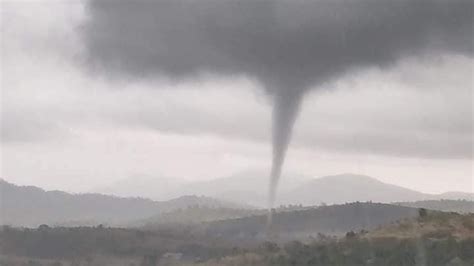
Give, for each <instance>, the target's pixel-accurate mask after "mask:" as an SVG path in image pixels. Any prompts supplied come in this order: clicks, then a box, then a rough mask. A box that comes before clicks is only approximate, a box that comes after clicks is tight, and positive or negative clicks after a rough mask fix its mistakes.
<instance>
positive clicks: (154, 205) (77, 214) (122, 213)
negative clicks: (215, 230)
mask: <svg viewBox="0 0 474 266" xmlns="http://www.w3.org/2000/svg"><path fill="white" fill-rule="evenodd" d="M190 206H207V207H212V208H243V207H242V206H240V205H238V204H234V203H229V202H225V201H221V200H216V199H213V198H209V197H204V196H200V197H198V196H181V197H178V198H176V199H172V200H168V201H161V202H160V201H152V200H149V199H144V198H120V197H117V196H108V195H101V194H92V193H91V194H69V193H66V192H61V191H45V190H43V189H40V188H38V187H33V186H16V185H14V184H11V183H8V182H6V181H4V180H1V179H0V224H7V225H15V226H27V227H36V226H38V225H40V224H49V225H70V226H74V225H97V224H100V223H102V224H107V225H114V226H122V225H127V224H128V223H130V222H135V221H137V220H139V219H144V218H147V217H151V216H154V215H157V214H160V213H163V212H169V211H173V210H177V209H183V208H188V207H190Z"/></svg>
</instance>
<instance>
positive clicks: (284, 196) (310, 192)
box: [96, 171, 474, 207]
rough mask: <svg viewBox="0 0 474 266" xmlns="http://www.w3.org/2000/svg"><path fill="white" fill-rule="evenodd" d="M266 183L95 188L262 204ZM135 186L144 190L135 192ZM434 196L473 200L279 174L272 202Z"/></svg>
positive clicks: (256, 179) (240, 180) (240, 177)
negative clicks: (277, 186)
mask: <svg viewBox="0 0 474 266" xmlns="http://www.w3.org/2000/svg"><path fill="white" fill-rule="evenodd" d="M135 181H136V182H135ZM267 186H268V176H267V173H265V172H260V171H247V172H243V173H240V174H237V175H233V176H230V177H225V178H219V179H214V180H209V181H199V182H183V181H181V180H174V179H169V178H156V179H154V178H150V177H149V178H147V179H143V178H138V179H136V180H135V179H126V180H123V181H120V182H117V183H115V184H112V185H110V186H109V187H107V188H101V189H98V190H96V191H97V192H100V193H109V194H113V195H120V196H142V197H150V198H152V199H169V198H173V197H178V196H180V195H203V196H208V197H213V198H217V199H221V200H227V201H232V202H239V203H245V204H249V205H253V206H259V207H266V203H267V190H268V187H267ZM127 191H128V192H127ZM130 191H134V193H133V194H130ZM140 191H142V192H143V193H140ZM153 191H154V192H153ZM436 199H456V200H457V199H466V200H474V194H472V193H465V192H447V193H443V194H426V193H422V192H419V191H415V190H411V189H407V188H404V187H400V186H396V185H392V184H387V183H383V182H381V181H379V180H377V179H375V178H372V177H369V176H363V175H354V174H341V175H334V176H326V177H320V178H310V177H308V176H302V175H296V174H284V175H283V176H282V178H281V183H280V184H279V188H278V196H277V205H280V204H284V205H288V204H302V205H319V204H322V203H326V204H339V203H345V202H354V201H374V202H385V203H389V202H401V201H419V200H436Z"/></svg>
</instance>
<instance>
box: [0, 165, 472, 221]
mask: <svg viewBox="0 0 474 266" xmlns="http://www.w3.org/2000/svg"><path fill="white" fill-rule="evenodd" d="M265 180H266V178H263V177H262V176H259V175H258V173H245V174H243V175H235V176H231V177H228V178H223V179H216V180H211V181H203V182H193V183H187V184H183V185H182V186H176V187H175V190H172V189H171V188H172V187H174V186H167V187H166V189H165V190H168V191H167V193H168V194H167V195H168V196H170V197H171V196H175V197H176V198H174V199H170V200H167V201H153V200H150V199H145V198H138V197H135V198H124V197H118V196H111V195H103V194H97V193H88V194H70V193H65V192H61V191H45V190H43V189H40V188H37V187H32V186H16V185H14V184H11V183H8V182H6V181H4V180H1V179H0V224H12V225H16V226H33V227H35V226H38V225H40V224H49V225H97V224H99V223H102V224H108V225H114V226H118V225H119V226H125V225H131V224H136V222H137V221H146V220H147V219H148V218H152V217H154V218H153V219H152V221H153V220H155V221H162V222H166V221H168V222H169V221H173V219H182V220H183V219H184V218H186V219H188V220H189V221H210V220H216V219H219V218H231V217H242V216H247V214H255V213H256V212H255V211H248V212H247V211H245V209H255V207H253V206H257V207H263V208H264V207H265V205H266V204H265V203H266V191H267V188H266V185H267V184H266V181H265ZM121 184H129V185H130V186H133V182H128V183H127V182H125V183H121ZM139 184H140V186H145V187H146V186H147V184H148V183H147V181H146V179H144V180H142V181H141V182H139ZM148 186H150V187H152V185H148ZM280 187H281V188H280V191H279V194H278V198H277V199H278V204H280V205H299V204H302V205H305V206H314V205H328V204H342V203H350V202H357V201H359V202H366V201H372V202H380V203H391V202H392V203H393V202H395V203H396V202H402V203H396V204H397V205H403V206H410V207H416V208H418V207H423V208H433V209H437V210H446V211H453V210H454V211H461V212H471V211H470V208H472V204H471V203H472V200H473V199H474V197H473V194H469V193H455V192H450V193H444V194H440V195H433V194H424V193H421V192H418V191H414V190H410V189H406V188H403V187H399V186H395V185H390V184H386V183H383V182H380V181H378V180H376V179H374V178H371V177H368V176H361V175H352V174H344V175H337V176H328V177H322V178H317V179H311V178H308V177H304V176H297V175H293V176H284V178H283V180H282V183H281V186H280ZM158 189H163V188H158ZM111 191H114V190H113V189H112V190H111ZM131 191H133V188H132V189H131ZM137 192H138V191H137ZM111 193H112V192H111ZM180 193H181V194H180ZM182 195H190V196H182ZM195 195H197V196H195ZM136 196H138V195H136ZM438 199H465V200H468V201H471V202H448V201H446V202H438V201H437V200H438ZM430 200H431V201H434V202H430ZM415 201H420V202H418V203H416V204H417V205H415V203H410V202H415ZM323 203H325V204H323ZM470 204H471V205H470ZM197 206H199V207H206V208H221V210H212V209H211V210H209V209H206V213H208V215H207V216H206V215H204V214H203V215H201V214H200V213H202V212H203V210H199V211H195V210H187V211H186V212H174V213H173V211H175V210H179V209H187V208H189V207H197ZM237 209H238V210H240V211H234V210H237ZM164 213H171V214H169V215H168V216H166V217H164V216H163V217H160V215H161V214H164ZM200 215H201V216H200ZM157 217H158V219H157ZM186 219H184V220H186Z"/></svg>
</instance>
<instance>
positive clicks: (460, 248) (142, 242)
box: [0, 209, 474, 266]
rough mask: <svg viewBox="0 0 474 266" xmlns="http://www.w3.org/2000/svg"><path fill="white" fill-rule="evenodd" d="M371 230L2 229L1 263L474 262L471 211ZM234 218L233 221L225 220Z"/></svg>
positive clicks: (428, 215) (426, 215) (422, 213)
mask: <svg viewBox="0 0 474 266" xmlns="http://www.w3.org/2000/svg"><path fill="white" fill-rule="evenodd" d="M418 212H419V215H418V217H416V218H410V219H403V220H401V221H399V222H395V223H391V224H389V225H387V226H383V227H379V228H376V229H374V230H372V231H370V232H369V231H366V230H359V231H349V232H347V233H346V234H345V235H344V236H343V237H336V236H329V235H324V234H318V235H317V236H316V237H312V238H304V239H300V240H299V241H290V242H282V241H279V239H275V240H276V241H274V242H268V241H265V242H259V241H254V242H249V241H235V240H234V239H226V238H222V237H216V236H213V235H209V234H208V233H207V232H205V231H199V230H198V229H196V228H191V227H187V226H183V225H176V227H172V226H170V227H166V228H161V229H156V230H153V231H144V230H139V229H119V228H105V227H103V226H97V227H77V228H64V227H61V228H50V227H48V226H46V225H43V226H40V227H39V228H37V229H19V228H10V227H4V228H3V229H2V230H1V231H0V248H1V249H0V250H1V255H0V265H2V266H4V265H5V266H7V265H8V266H20V265H21V266H23V265H25V266H26V265H28V266H108V265H110V266H112V265H114V266H121V265H124V266H132V265H134V266H157V265H175V266H178V265H181V266H190V265H198V266H217V265H219V266H226V265H227V266H234V265H250V266H251V265H348V266H349V265H351V266H354V265H397V266H398V265H402V266H403V265H430V266H437V265H440V266H441V265H453V266H454V265H466V266H467V265H473V264H474V215H473V214H464V215H461V214H457V213H444V212H435V211H427V210H425V209H420V210H419V211H418ZM231 224H232V223H231Z"/></svg>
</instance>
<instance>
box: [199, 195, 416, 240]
mask: <svg viewBox="0 0 474 266" xmlns="http://www.w3.org/2000/svg"><path fill="white" fill-rule="evenodd" d="M417 215H418V209H416V208H410V207H403V206H396V205H390V204H381V203H368V202H367V203H360V202H356V203H350V204H344V205H332V206H323V207H319V208H314V209H304V210H296V211H284V212H276V213H275V214H274V216H273V225H272V229H271V230H272V232H274V233H275V234H276V235H278V236H279V237H280V238H282V239H292V238H299V237H301V236H306V237H308V236H310V235H313V236H316V235H318V233H322V234H330V235H340V234H345V233H346V232H348V231H359V230H363V229H364V230H371V229H374V228H376V227H378V226H382V225H386V224H390V223H393V222H396V221H398V220H402V219H406V218H413V217H416V216H417ZM266 222H267V216H266V215H256V216H251V217H244V218H239V219H233V220H225V221H215V222H211V223H209V224H208V228H207V232H208V233H209V234H211V235H217V236H221V237H226V238H233V237H235V238H242V239H245V238H259V237H262V238H264V237H265V235H266V230H267V228H266Z"/></svg>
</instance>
